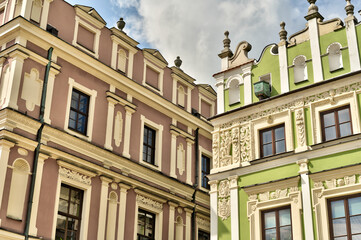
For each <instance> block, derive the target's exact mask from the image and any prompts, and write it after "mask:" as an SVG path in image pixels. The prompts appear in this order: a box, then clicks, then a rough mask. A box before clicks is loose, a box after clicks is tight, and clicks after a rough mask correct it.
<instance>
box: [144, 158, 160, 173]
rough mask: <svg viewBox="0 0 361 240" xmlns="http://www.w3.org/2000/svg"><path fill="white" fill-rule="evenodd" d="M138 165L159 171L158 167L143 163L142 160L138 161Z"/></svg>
mask: <svg viewBox="0 0 361 240" xmlns="http://www.w3.org/2000/svg"><path fill="white" fill-rule="evenodd" d="M140 164H141V165H144V166H146V167H148V168H151V169H154V170H157V171H161V169H160V168H159V166H157V165H154V164H151V163H147V162H145V161H143V160H141V161H140Z"/></svg>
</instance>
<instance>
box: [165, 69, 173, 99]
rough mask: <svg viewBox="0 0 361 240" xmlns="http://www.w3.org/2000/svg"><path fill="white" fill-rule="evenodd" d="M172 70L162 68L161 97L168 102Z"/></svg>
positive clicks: (170, 94) (170, 96) (171, 88)
mask: <svg viewBox="0 0 361 240" xmlns="http://www.w3.org/2000/svg"><path fill="white" fill-rule="evenodd" d="M171 73H172V70H171V69H170V68H168V67H166V68H164V77H163V97H164V98H165V99H167V100H168V101H172V92H173V79H172V76H171Z"/></svg>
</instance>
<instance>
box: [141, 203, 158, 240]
mask: <svg viewBox="0 0 361 240" xmlns="http://www.w3.org/2000/svg"><path fill="white" fill-rule="evenodd" d="M140 212H142V213H144V214H145V215H147V214H149V215H151V216H152V217H153V219H154V220H153V224H152V230H153V237H152V238H149V237H148V236H145V235H140V234H139V233H138V226H139V224H138V225H137V231H136V232H137V239H139V236H141V237H142V238H147V239H149V240H154V239H155V226H156V214H155V213H153V212H150V211H147V210H144V209H143V208H138V216H137V218H138V223H139V213H140ZM146 226H148V225H147V224H146V222H145V227H146Z"/></svg>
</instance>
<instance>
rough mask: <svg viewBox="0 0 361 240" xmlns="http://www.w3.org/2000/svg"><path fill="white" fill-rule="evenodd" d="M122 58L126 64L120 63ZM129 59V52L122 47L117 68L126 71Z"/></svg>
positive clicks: (119, 51) (118, 55)
mask: <svg viewBox="0 0 361 240" xmlns="http://www.w3.org/2000/svg"><path fill="white" fill-rule="evenodd" d="M122 59H123V61H124V62H123V63H124V65H121V64H120V63H121V61H122ZM127 61H128V57H127V53H126V52H125V51H124V49H122V48H120V49H119V50H118V54H117V69H118V70H120V71H122V72H124V73H125V72H126V71H127ZM122 67H124V69H122Z"/></svg>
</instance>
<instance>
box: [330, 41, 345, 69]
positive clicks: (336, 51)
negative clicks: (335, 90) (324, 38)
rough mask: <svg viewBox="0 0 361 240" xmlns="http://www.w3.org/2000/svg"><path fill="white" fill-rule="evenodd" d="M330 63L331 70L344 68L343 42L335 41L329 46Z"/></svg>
mask: <svg viewBox="0 0 361 240" xmlns="http://www.w3.org/2000/svg"><path fill="white" fill-rule="evenodd" d="M327 52H328V65H329V68H330V72H332V71H335V70H337V69H340V68H342V66H343V65H342V53H341V44H339V43H337V42H335V43H332V44H330V45H329V46H328V48H327Z"/></svg>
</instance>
